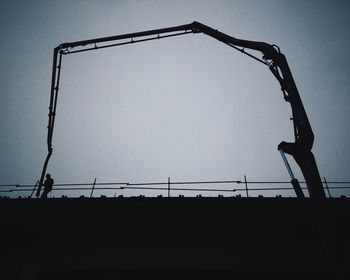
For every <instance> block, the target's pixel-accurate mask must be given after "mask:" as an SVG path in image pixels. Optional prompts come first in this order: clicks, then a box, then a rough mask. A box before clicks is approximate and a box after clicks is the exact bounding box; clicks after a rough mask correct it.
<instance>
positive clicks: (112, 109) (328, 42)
mask: <svg viewBox="0 0 350 280" xmlns="http://www.w3.org/2000/svg"><path fill="white" fill-rule="evenodd" d="M194 20H196V21H199V22H202V23H204V24H206V25H209V26H211V27H213V28H215V29H218V30H220V31H222V32H224V33H227V34H229V35H231V36H234V37H237V38H241V39H248V40H255V41H265V42H268V43H274V44H277V45H279V46H280V48H281V50H282V52H283V53H284V54H285V55H286V57H287V59H288V61H289V64H290V67H291V70H292V72H293V75H294V78H295V80H296V83H297V85H298V88H299V91H300V94H301V97H302V100H303V102H304V106H305V108H306V111H307V114H308V116H309V119H310V122H311V125H312V127H313V130H314V133H315V144H314V148H313V151H314V154H315V156H316V160H317V162H318V166H319V170H320V173H321V176H322V177H323V176H324V177H326V178H327V179H328V180H329V181H343V180H349V179H350V176H349V166H350V152H349V147H348V143H349V142H350V133H349V125H348V122H349V120H350V111H349V106H350V97H349V96H350V95H349V93H350V82H349V73H350V58H349V56H348V47H349V43H350V30H349V26H350V4H349V2H348V1H334V0H333V1H331V0H329V1H305V0H296V1H292V0H284V1H281V0H265V1H260V0H250V1H238V0H237V1H223V0H221V1H208V0H203V1H199V0H198V1H194V0H193V1H164V0H162V1H160V0H159V1H155V0H154V1H141V0H139V1H112V0H109V1H107V0H105V1H67V0H61V1H47V0H46V1H36V0H34V1H15V0H14V1H1V9H0V38H1V44H0V61H1V64H0V98H1V101H0V106H1V108H0V114H1V117H0V129H1V138H0V139H1V140H0V141H1V145H0V155H1V160H0V184H31V183H35V182H36V180H38V179H39V176H40V172H41V168H42V165H43V162H44V159H45V157H46V153H47V148H46V134H47V129H46V126H47V113H48V104H49V91H50V82H51V67H52V52H53V48H54V47H55V46H57V45H59V44H60V43H63V42H70V41H77V40H83V39H89V38H97V37H104V36H111V35H117V34H123V33H129V32H136V31H143V30H149V29H155V28H162V27H169V26H176V25H180V24H186V23H190V22H192V21H194ZM290 116H291V110H290V106H289V104H288V103H286V102H284V100H283V97H282V94H281V92H280V87H279V84H278V83H277V81H276V80H275V78H274V77H273V76H272V74H271V73H270V72H269V70H268V69H267V68H266V67H264V66H263V65H262V64H260V63H257V62H256V61H254V60H252V59H250V58H248V57H246V56H244V55H242V54H240V53H239V52H236V51H235V50H233V49H231V48H229V47H227V46H225V45H223V44H221V43H219V42H218V41H216V40H214V39H212V38H209V37H207V36H205V35H203V34H197V35H186V36H182V37H177V38H171V39H164V40H160V41H152V42H146V43H141V44H134V45H132V46H130V45H128V46H123V47H118V48H112V49H108V50H100V51H97V52H87V53H82V54H76V55H70V56H65V57H64V60H63V68H62V79H61V87H60V97H59V104H58V109H57V118H56V126H55V131H54V139H53V147H54V152H53V156H52V158H51V161H50V164H49V168H48V171H49V172H50V173H52V175H53V177H54V179H55V182H56V183H66V182H70V183H72V182H85V181H89V182H90V181H93V179H94V178H95V177H97V178H98V180H99V181H123V182H125V181H126V182H141V181H143V182H144V181H166V180H167V177H169V176H170V177H171V178H172V180H173V181H180V180H230V179H233V180H242V178H243V175H244V174H246V175H247V178H248V180H250V181H279V180H283V181H285V180H289V176H288V173H287V171H286V169H285V166H284V164H283V162H282V159H281V158H280V154H279V153H278V151H277V145H278V144H279V143H280V142H281V141H283V140H285V141H293V128H292V123H291V121H290V120H289V118H290ZM290 162H291V163H293V160H292V159H291V158H290ZM292 167H293V170H294V171H295V173H296V175H297V177H298V178H299V179H300V180H303V178H302V177H301V174H300V171H299V170H298V168H297V166H296V165H295V164H292ZM130 194H136V193H130Z"/></svg>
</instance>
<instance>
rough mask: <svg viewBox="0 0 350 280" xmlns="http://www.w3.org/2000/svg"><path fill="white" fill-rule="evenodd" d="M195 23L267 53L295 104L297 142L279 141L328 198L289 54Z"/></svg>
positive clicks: (314, 193)
mask: <svg viewBox="0 0 350 280" xmlns="http://www.w3.org/2000/svg"><path fill="white" fill-rule="evenodd" d="M193 25H194V32H203V33H205V34H207V35H209V36H211V37H213V38H215V39H217V40H219V41H221V42H223V43H225V44H227V45H229V46H231V47H234V48H237V47H241V48H242V49H239V50H240V51H241V52H244V53H246V52H245V51H244V49H251V50H255V51H260V52H261V53H262V54H263V60H264V61H265V62H266V64H267V65H268V66H269V69H270V70H271V72H272V73H273V74H274V76H275V77H276V78H277V80H278V81H279V83H280V85H281V90H282V92H283V94H284V98H285V100H286V101H287V102H289V103H290V105H291V107H292V116H293V118H292V119H293V125H294V136H295V143H286V142H282V143H280V144H279V146H278V148H279V149H282V150H283V151H284V152H286V153H288V154H290V155H292V156H293V157H294V159H295V161H296V162H297V163H298V165H299V166H300V169H301V171H302V173H303V175H304V177H305V181H306V183H307V187H308V190H309V194H310V197H316V198H324V197H325V193H324V189H323V186H322V182H321V178H320V174H319V171H318V168H317V164H316V161H315V158H314V155H313V153H312V152H311V149H312V146H313V142H314V134H313V132H312V129H311V125H310V122H309V120H308V117H307V115H306V112H305V109H304V105H303V103H302V101H301V98H300V95H299V92H298V89H297V86H296V84H295V82H294V79H293V75H292V73H291V71H290V68H289V66H288V63H287V60H286V57H285V56H284V55H283V54H282V53H281V52H280V50H279V48H278V47H277V46H275V45H270V44H267V43H264V42H254V41H247V40H240V39H236V38H234V37H231V36H228V35H226V34H224V33H221V32H219V31H217V30H214V29H212V28H210V27H208V26H206V25H204V24H201V23H198V22H194V23H193ZM246 54H247V53H246ZM248 55H249V54H248ZM254 58H255V57H254ZM255 59H257V58H255ZM258 60H259V59H258ZM259 61H261V60H259ZM261 62H262V61H261Z"/></svg>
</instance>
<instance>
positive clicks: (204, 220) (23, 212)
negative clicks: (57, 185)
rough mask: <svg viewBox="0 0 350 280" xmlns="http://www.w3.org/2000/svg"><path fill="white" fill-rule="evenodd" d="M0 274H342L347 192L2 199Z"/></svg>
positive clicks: (347, 246)
mask: <svg viewBox="0 0 350 280" xmlns="http://www.w3.org/2000/svg"><path fill="white" fill-rule="evenodd" d="M0 211H1V217H2V218H1V257H0V278H1V279H107V278H108V279H111V278H116V279H140V278H141V279H144V278H148V277H150V278H153V279H183V278H184V279H188V278H192V279H193V278H208V279H223V278H224V279H226V278H225V277H226V276H228V278H227V279H232V277H233V276H235V277H236V276H237V277H238V278H237V279H243V278H245V277H250V276H252V277H257V276H258V277H259V278H260V277H269V278H270V279H296V278H299V279H300V278H302V279H303V278H309V279H317V278H323V277H325V278H328V279H347V278H346V277H345V275H347V273H348V272H349V268H348V263H349V260H350V255H349V252H350V241H349V236H350V230H349V227H348V224H349V221H350V203H349V200H348V199H345V198H344V199H327V200H310V199H302V200H298V199H294V198H223V197H220V198H94V199H87V198H85V199H84V198H81V199H73V198H72V199H68V198H67V199H46V200H42V199H1V200H0Z"/></svg>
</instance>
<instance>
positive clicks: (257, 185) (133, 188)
mask: <svg viewBox="0 0 350 280" xmlns="http://www.w3.org/2000/svg"><path fill="white" fill-rule="evenodd" d="M300 184H301V186H302V190H303V191H304V192H305V193H306V194H307V188H306V185H305V182H300ZM208 185H210V186H211V187H210V188H208V187H203V186H208ZM323 185H324V188H325V190H326V193H327V197H344V196H349V195H350V181H342V182H340V181H329V182H327V181H326V179H325V178H324V181H323ZM197 186H202V187H197ZM0 188H1V189H0V197H2V198H14V197H16V195H17V197H22V195H20V194H21V193H23V194H24V197H34V194H35V191H36V188H37V184H35V185H31V184H29V185H20V184H4V185H0ZM140 192H141V193H140ZM94 193H95V194H99V195H100V196H114V197H116V196H117V193H118V197H122V196H135V195H136V196H142V197H143V196H151V197H152V196H166V197H171V196H181V197H182V196H185V195H184V193H185V194H186V196H202V195H204V194H205V196H213V195H214V196H238V197H261V196H273V197H274V196H276V197H282V196H286V197H294V196H295V192H294V189H293V187H292V185H291V183H290V182H287V181H247V178H246V176H244V179H243V180H223V181H182V182H181V181H174V182H172V181H171V180H170V177H169V178H168V180H167V181H166V182H146V183H125V182H99V183H98V182H96V178H95V180H94V181H93V182H91V183H69V184H68V183H67V184H54V186H53V191H52V192H51V193H50V197H57V195H58V196H64V197H68V194H69V197H76V196H78V197H79V196H80V197H82V196H84V197H85V196H86V197H91V198H92V197H94Z"/></svg>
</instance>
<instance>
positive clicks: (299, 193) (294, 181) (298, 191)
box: [278, 149, 305, 198]
mask: <svg viewBox="0 0 350 280" xmlns="http://www.w3.org/2000/svg"><path fill="white" fill-rule="evenodd" d="M278 150H279V151H280V153H281V156H282V159H283V161H284V164H285V165H286V168H287V170H288V173H289V176H290V178H291V183H292V186H293V188H294V191H295V193H296V195H297V197H298V198H305V195H304V193H303V190H302V189H301V187H300V184H299V181H298V180H297V179H296V178H295V177H294V174H293V171H292V169H291V168H290V165H289V162H288V160H287V158H286V155H285V154H284V152H283V151H282V149H278Z"/></svg>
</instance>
